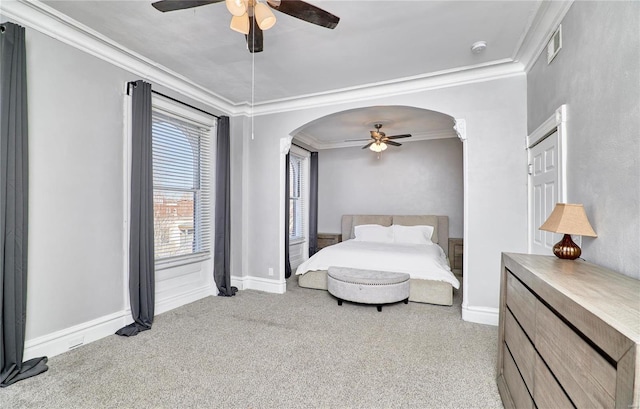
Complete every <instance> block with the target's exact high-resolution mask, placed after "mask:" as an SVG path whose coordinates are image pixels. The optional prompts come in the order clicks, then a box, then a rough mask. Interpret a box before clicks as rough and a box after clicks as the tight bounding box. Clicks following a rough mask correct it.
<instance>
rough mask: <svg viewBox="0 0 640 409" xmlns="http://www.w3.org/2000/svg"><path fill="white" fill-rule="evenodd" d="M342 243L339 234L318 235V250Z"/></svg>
mask: <svg viewBox="0 0 640 409" xmlns="http://www.w3.org/2000/svg"><path fill="white" fill-rule="evenodd" d="M341 241H342V234H340V233H318V250H320V249H321V248H324V247H327V246H331V245H333V244H336V243H340V242H341Z"/></svg>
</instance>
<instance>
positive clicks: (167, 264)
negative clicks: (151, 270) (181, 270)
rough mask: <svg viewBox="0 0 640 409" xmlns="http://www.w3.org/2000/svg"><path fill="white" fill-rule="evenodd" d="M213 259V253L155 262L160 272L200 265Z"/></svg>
mask: <svg viewBox="0 0 640 409" xmlns="http://www.w3.org/2000/svg"><path fill="white" fill-rule="evenodd" d="M209 259H211V253H209V252H206V253H198V254H189V255H187V256H176V257H171V258H166V259H163V260H157V261H156V262H155V266H156V271H159V270H167V269H169V268H174V267H180V266H184V265H187V264H194V263H200V262H202V261H206V260H209Z"/></svg>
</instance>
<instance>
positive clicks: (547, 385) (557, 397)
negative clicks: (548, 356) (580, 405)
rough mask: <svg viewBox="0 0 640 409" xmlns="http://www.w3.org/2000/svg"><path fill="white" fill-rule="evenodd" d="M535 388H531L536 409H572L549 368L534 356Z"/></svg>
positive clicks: (538, 357)
mask: <svg viewBox="0 0 640 409" xmlns="http://www.w3.org/2000/svg"><path fill="white" fill-rule="evenodd" d="M535 380H536V382H535V386H534V388H533V400H534V401H535V402H536V407H537V408H538V409H564V408H567V409H572V408H573V405H572V404H571V401H570V400H569V398H568V397H567V395H566V394H565V393H564V392H563V391H562V388H561V387H560V385H559V384H558V382H556V380H555V379H554V377H553V375H552V374H551V372H549V368H547V366H546V365H545V364H544V362H542V359H541V358H540V356H538V355H537V354H536V363H535Z"/></svg>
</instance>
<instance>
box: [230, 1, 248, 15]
mask: <svg viewBox="0 0 640 409" xmlns="http://www.w3.org/2000/svg"><path fill="white" fill-rule="evenodd" d="M225 4H226V5H227V10H229V13H231V14H233V15H234V16H238V17H240V16H241V15H243V14H244V13H246V12H247V5H246V4H245V2H244V1H243V0H225Z"/></svg>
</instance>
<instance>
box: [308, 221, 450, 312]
mask: <svg viewBox="0 0 640 409" xmlns="http://www.w3.org/2000/svg"><path fill="white" fill-rule="evenodd" d="M363 225H378V226H384V227H389V226H393V225H396V226H433V234H432V236H431V241H432V242H433V244H429V245H423V246H419V245H396V244H395V243H388V242H374V243H369V244H365V243H362V242H359V241H358V240H354V238H355V232H356V230H357V229H356V226H360V227H358V229H360V230H361V231H362V229H363V227H362V226H363ZM387 230H388V229H387ZM342 240H343V241H342V242H341V243H338V244H335V245H333V246H329V247H325V248H324V249H322V250H320V251H319V252H318V253H316V254H314V255H313V256H312V257H310V258H309V259H308V260H307V261H305V262H304V263H302V264H301V265H300V266H298V268H297V270H296V275H297V276H298V285H299V286H300V287H304V288H313V289H319V290H326V289H327V269H328V267H329V266H341V267H351V268H360V269H365V270H379V271H395V272H407V273H409V274H410V276H411V278H410V291H409V301H413V302H421V303H429V304H438V305H452V304H453V289H454V288H456V289H457V288H459V287H460V283H459V282H458V280H457V279H456V277H455V276H454V275H453V273H452V272H451V269H450V268H449V264H448V259H447V256H448V254H447V249H448V241H449V218H448V217H447V216H435V215H417V216H400V215H398V216H394V215H345V216H342ZM418 248H420V249H418ZM428 254H430V256H427V255H428ZM405 262H407V263H408V264H407V263H405ZM412 263H413V264H412ZM418 264H419V265H420V266H421V267H420V268H419V269H418V268H416V267H415V266H416V265H418Z"/></svg>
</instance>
